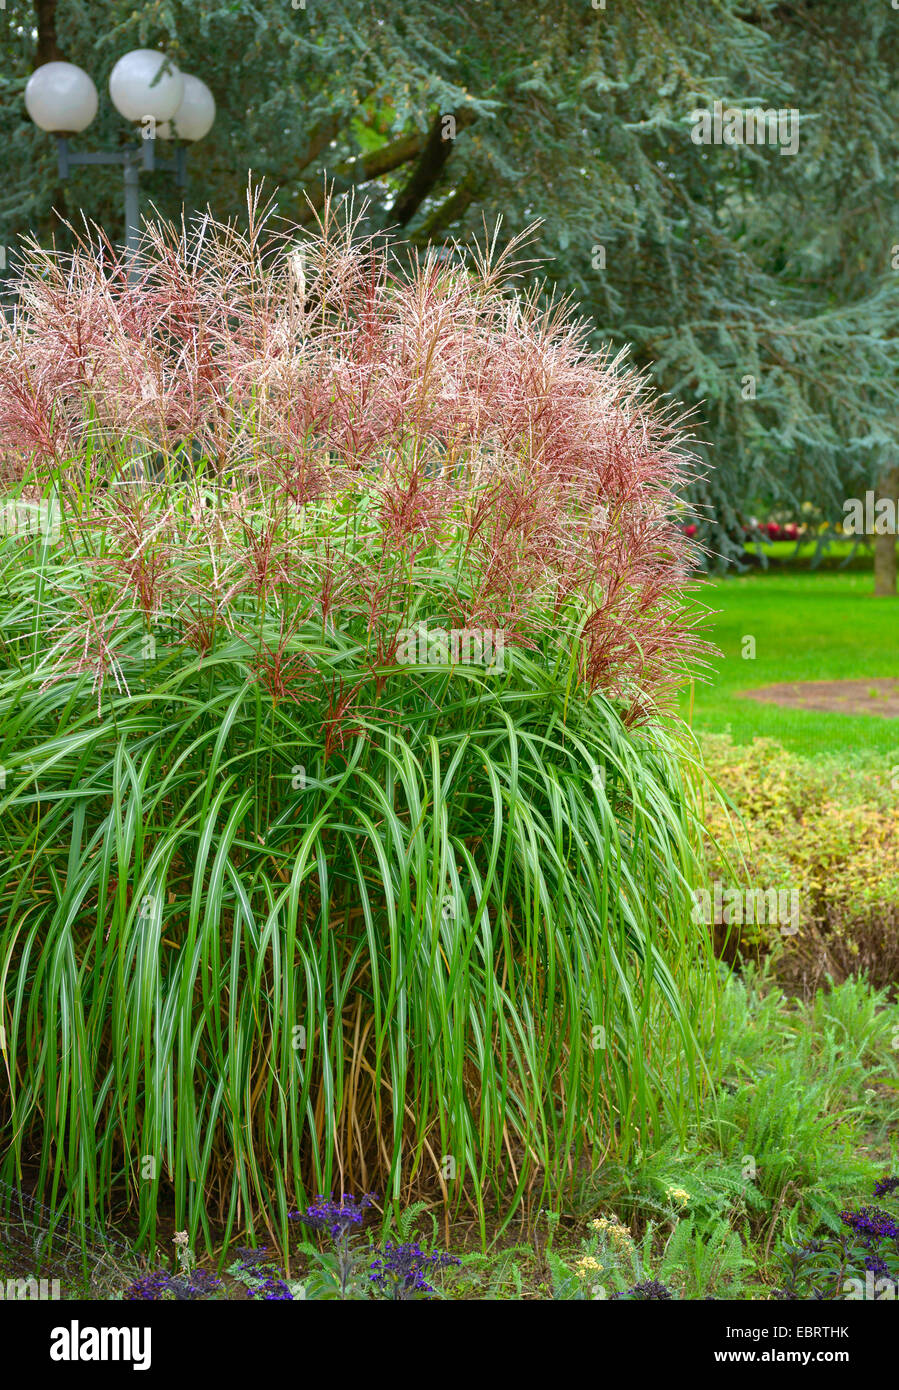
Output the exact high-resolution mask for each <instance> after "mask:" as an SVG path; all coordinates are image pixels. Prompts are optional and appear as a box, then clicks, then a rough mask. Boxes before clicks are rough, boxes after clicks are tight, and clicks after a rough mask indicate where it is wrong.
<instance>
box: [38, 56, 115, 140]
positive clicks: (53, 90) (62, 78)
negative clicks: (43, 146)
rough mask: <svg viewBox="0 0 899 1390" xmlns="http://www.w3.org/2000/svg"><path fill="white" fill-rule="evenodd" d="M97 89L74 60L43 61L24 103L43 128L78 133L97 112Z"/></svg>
mask: <svg viewBox="0 0 899 1390" xmlns="http://www.w3.org/2000/svg"><path fill="white" fill-rule="evenodd" d="M98 105H99V102H98V100H97V89H96V87H95V86H94V84H93V82H92V81H91V79H90V78H89V77H88V75H87V73H86V72H85V71H84V69H83V68H79V67H76V66H75V64H74V63H42V64H41V66H40V67H39V68H35V70H34V72H33V73H32V74H31V76H30V77H29V79H28V83H27V85H26V87H25V107H26V109H27V111H28V114H29V116H30V117H31V119H32V120H33V121H34V124H35V125H36V126H39V127H40V129H41V130H46V131H49V133H50V134H51V135H77V134H78V132H79V131H82V130H86V129H87V127H88V126H89V125H90V123H91V121H92V120H93V119H94V117H95V116H96V114H97V107H98Z"/></svg>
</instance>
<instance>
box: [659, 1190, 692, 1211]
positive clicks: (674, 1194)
mask: <svg viewBox="0 0 899 1390" xmlns="http://www.w3.org/2000/svg"><path fill="white" fill-rule="evenodd" d="M665 1196H666V1197H670V1198H671V1200H672V1202H677V1205H678V1206H679V1207H685V1206H686V1205H687V1203H688V1202H689V1200H690V1194H689V1192H686V1191H684V1189H683V1188H682V1187H666V1189H665Z"/></svg>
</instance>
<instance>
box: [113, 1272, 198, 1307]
mask: <svg viewBox="0 0 899 1390" xmlns="http://www.w3.org/2000/svg"><path fill="white" fill-rule="evenodd" d="M221 1286H222V1281H221V1279H218V1278H216V1276H215V1275H214V1274H210V1273H209V1271H208V1270H205V1269H195V1270H194V1271H193V1273H192V1274H190V1275H186V1274H168V1273H167V1272H166V1271H165V1270H164V1269H156V1270H153V1271H152V1272H151V1273H150V1274H145V1275H142V1276H141V1278H140V1279H135V1281H134V1283H133V1284H131V1285H129V1287H128V1288H127V1289H126V1290H125V1292H124V1293H123V1294H122V1298H123V1299H125V1300H126V1301H127V1302H129V1303H133V1302H143V1303H157V1302H161V1301H162V1300H163V1299H165V1298H166V1296H169V1297H171V1298H174V1299H177V1300H178V1301H179V1302H181V1301H184V1300H187V1301H190V1300H192V1299H201V1298H212V1297H213V1296H214V1295H215V1292H216V1290H217V1289H220V1288H221Z"/></svg>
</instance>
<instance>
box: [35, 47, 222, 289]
mask: <svg viewBox="0 0 899 1390" xmlns="http://www.w3.org/2000/svg"><path fill="white" fill-rule="evenodd" d="M109 95H110V96H111V98H112V101H113V105H114V106H115V107H116V110H117V111H119V112H120V114H121V115H122V116H124V118H125V120H126V121H128V122H130V123H131V124H132V125H134V126H136V127H137V128H138V131H139V134H140V137H141V138H140V141H139V143H138V144H137V145H132V146H129V147H128V148H126V149H123V150H97V151H95V152H93V153H90V152H87V153H80V152H77V151H75V150H72V149H71V148H70V146H69V139H70V138H71V136H73V135H80V134H81V132H82V131H84V130H87V127H88V126H89V125H90V123H91V121H92V120H93V119H94V117H95V116H96V114H97V109H98V106H99V100H98V97H97V89H96V87H95V86H94V84H93V82H92V81H91V79H90V77H89V76H88V74H87V73H86V72H85V71H84V69H83V68H79V67H76V66H75V64H74V63H44V64H43V65H42V66H41V67H39V68H36V69H35V70H34V72H33V73H32V74H31V77H30V78H29V79H28V85H27V86H26V88H25V106H26V107H27V110H28V114H29V116H30V117H31V119H32V120H33V121H34V123H35V125H36V126H39V127H40V129H41V130H45V131H47V132H48V134H50V135H55V136H56V146H57V152H58V157H59V177H60V178H61V179H67V178H68V177H69V174H70V172H71V170H72V168H73V167H74V166H75V165H79V164H120V165H121V166H122V171H123V174H124V182H125V250H126V255H127V259H128V266H129V270H128V274H129V278H131V279H134V277H135V274H136V255H137V247H138V243H139V240H140V199H139V182H140V175H141V171H142V170H148V171H149V170H154V169H164V170H166V172H168V173H173V174H174V175H175V181H176V183H177V184H178V185H179V187H183V186H184V184H185V183H186V181H187V146H186V144H185V143H184V142H193V141H194V140H202V138H203V136H204V135H207V134H208V133H209V131H210V129H211V128H212V123H213V121H214V120H215V100H214V98H213V95H212V93H211V92H210V90H209V88H208V87H207V86H206V83H205V82H201V81H200V79H199V78H198V77H191V76H189V75H188V74H187V73H183V72H180V71H179V70H178V68H177V67H176V66H175V64H174V63H173V62H172V61H171V59H170V58H167V57H166V55H165V54H164V53H157V52H155V50H153V49H150V48H137V49H135V50H134V51H133V52H132V53H126V54H125V56H124V57H123V58H120V59H119V61H118V62H117V63H116V65H115V67H114V68H113V70H112V72H111V73H110V76H109ZM173 139H174V140H177V141H178V142H179V143H177V144H176V145H175V146H174V158H173V159H169V160H161V159H157V158H156V141H157V140H168V141H171V140H173Z"/></svg>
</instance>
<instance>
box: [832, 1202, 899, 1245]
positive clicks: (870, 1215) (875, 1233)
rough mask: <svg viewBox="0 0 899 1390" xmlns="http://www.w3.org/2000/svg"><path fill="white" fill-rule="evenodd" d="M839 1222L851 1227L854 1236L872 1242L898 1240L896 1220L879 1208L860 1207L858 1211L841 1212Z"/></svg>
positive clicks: (898, 1228) (898, 1225)
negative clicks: (854, 1233)
mask: <svg viewBox="0 0 899 1390" xmlns="http://www.w3.org/2000/svg"><path fill="white" fill-rule="evenodd" d="M840 1220H841V1221H842V1222H843V1223H844V1224H845V1225H846V1226H851V1227H852V1229H853V1231H855V1232H856V1234H858V1235H860V1236H863V1237H865V1238H867V1239H868V1240H869V1241H873V1240H897V1239H899V1224H897V1222H896V1218H895V1217H894V1216H891V1215H890V1213H889V1212H888V1211H882V1210H881V1208H880V1207H862V1208H861V1209H860V1210H859V1211H841V1212H840Z"/></svg>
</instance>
